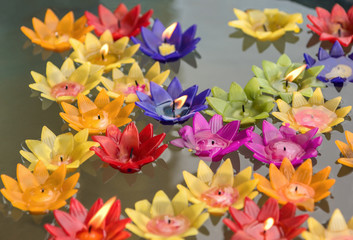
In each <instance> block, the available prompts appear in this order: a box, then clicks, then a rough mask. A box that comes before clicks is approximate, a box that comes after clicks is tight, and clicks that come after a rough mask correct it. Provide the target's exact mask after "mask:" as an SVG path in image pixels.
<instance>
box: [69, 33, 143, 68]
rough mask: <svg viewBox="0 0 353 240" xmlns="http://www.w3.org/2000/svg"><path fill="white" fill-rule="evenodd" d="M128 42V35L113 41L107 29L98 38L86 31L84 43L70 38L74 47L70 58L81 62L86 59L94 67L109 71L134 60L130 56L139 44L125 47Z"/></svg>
mask: <svg viewBox="0 0 353 240" xmlns="http://www.w3.org/2000/svg"><path fill="white" fill-rule="evenodd" d="M128 43H129V38H128V37H122V38H120V39H119V40H117V41H114V40H113V37H112V34H111V32H110V31H109V30H107V31H105V32H104V33H103V34H102V35H101V36H100V38H99V39H98V38H97V37H96V36H94V35H93V34H92V33H88V34H87V36H86V39H85V42H84V43H81V42H79V41H77V40H75V39H70V44H71V46H72V48H73V49H74V52H73V53H71V55H70V58H72V59H73V60H74V61H75V62H78V63H82V64H83V63H85V62H87V61H88V62H91V63H92V64H93V65H94V66H95V67H103V68H104V71H105V72H109V71H111V70H112V69H113V68H119V67H120V66H121V64H127V63H134V62H135V59H134V58H132V56H133V55H134V54H135V53H136V52H137V50H138V49H139V47H140V45H139V44H135V45H132V46H130V47H127V45H128Z"/></svg>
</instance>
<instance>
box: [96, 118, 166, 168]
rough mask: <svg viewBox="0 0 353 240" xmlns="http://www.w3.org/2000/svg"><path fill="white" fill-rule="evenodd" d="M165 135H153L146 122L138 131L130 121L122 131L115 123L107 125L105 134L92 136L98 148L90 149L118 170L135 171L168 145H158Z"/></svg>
mask: <svg viewBox="0 0 353 240" xmlns="http://www.w3.org/2000/svg"><path fill="white" fill-rule="evenodd" d="M165 135H166V134H165V133H162V134H159V135H157V136H153V125H152V124H148V125H147V126H146V127H145V128H144V129H143V130H142V131H141V132H140V133H139V132H138V130H137V128H136V125H135V124H134V123H130V124H129V125H128V126H127V127H126V128H125V129H124V131H123V133H121V132H120V130H119V128H118V127H116V126H115V125H109V126H108V128H107V131H106V136H92V139H93V141H96V142H98V143H99V144H100V148H99V147H92V148H91V150H93V151H95V153H96V154H97V155H98V156H99V157H100V158H101V159H102V161H104V162H106V163H109V165H110V166H112V167H113V168H116V169H118V170H119V171H120V172H123V173H135V172H139V171H140V170H141V167H142V166H143V165H145V164H148V163H151V162H153V161H154V160H156V159H157V158H158V157H159V156H160V155H161V154H162V153H163V152H164V150H165V149H166V148H167V147H168V144H163V145H162V146H159V145H160V144H161V143H162V141H163V139H164V138H165Z"/></svg>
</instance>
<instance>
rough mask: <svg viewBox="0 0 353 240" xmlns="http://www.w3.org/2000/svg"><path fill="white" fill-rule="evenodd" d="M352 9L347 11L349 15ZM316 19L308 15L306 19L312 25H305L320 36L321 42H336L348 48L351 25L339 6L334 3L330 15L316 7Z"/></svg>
mask: <svg viewBox="0 0 353 240" xmlns="http://www.w3.org/2000/svg"><path fill="white" fill-rule="evenodd" d="M352 9H353V8H352V7H351V8H350V9H349V10H348V13H349V15H350V14H351V12H352ZM316 12H317V15H318V16H317V17H315V16H313V15H308V16H307V17H308V19H309V20H310V21H311V22H312V24H313V25H309V24H308V25H306V26H307V27H308V28H310V29H311V30H312V31H313V32H315V33H316V34H318V35H319V36H320V40H321V41H330V42H335V41H338V42H339V43H340V44H342V46H345V47H347V46H349V45H350V44H351V42H352V37H353V30H352V29H351V27H350V26H351V25H352V23H353V21H352V19H351V17H349V16H348V15H347V13H346V11H345V10H344V8H343V7H341V5H339V4H338V3H336V4H335V5H334V6H333V8H332V11H331V13H330V12H329V11H327V10H326V9H323V8H321V7H316Z"/></svg>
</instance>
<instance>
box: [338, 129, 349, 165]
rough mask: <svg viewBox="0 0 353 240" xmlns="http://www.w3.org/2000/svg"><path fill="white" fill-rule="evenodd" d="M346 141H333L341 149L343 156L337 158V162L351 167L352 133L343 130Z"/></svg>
mask: <svg viewBox="0 0 353 240" xmlns="http://www.w3.org/2000/svg"><path fill="white" fill-rule="evenodd" d="M345 135H346V139H347V142H348V144H347V143H344V142H342V141H340V140H336V141H335V143H336V145H337V147H338V149H339V150H340V151H341V153H342V155H343V157H341V158H339V159H338V160H337V162H339V163H340V164H343V165H345V166H347V167H353V133H352V132H350V131H345Z"/></svg>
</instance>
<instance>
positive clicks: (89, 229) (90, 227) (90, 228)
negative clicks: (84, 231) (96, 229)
mask: <svg viewBox="0 0 353 240" xmlns="http://www.w3.org/2000/svg"><path fill="white" fill-rule="evenodd" d="M91 230H92V226H91V225H90V226H89V227H88V232H89V233H90V232H91Z"/></svg>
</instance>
